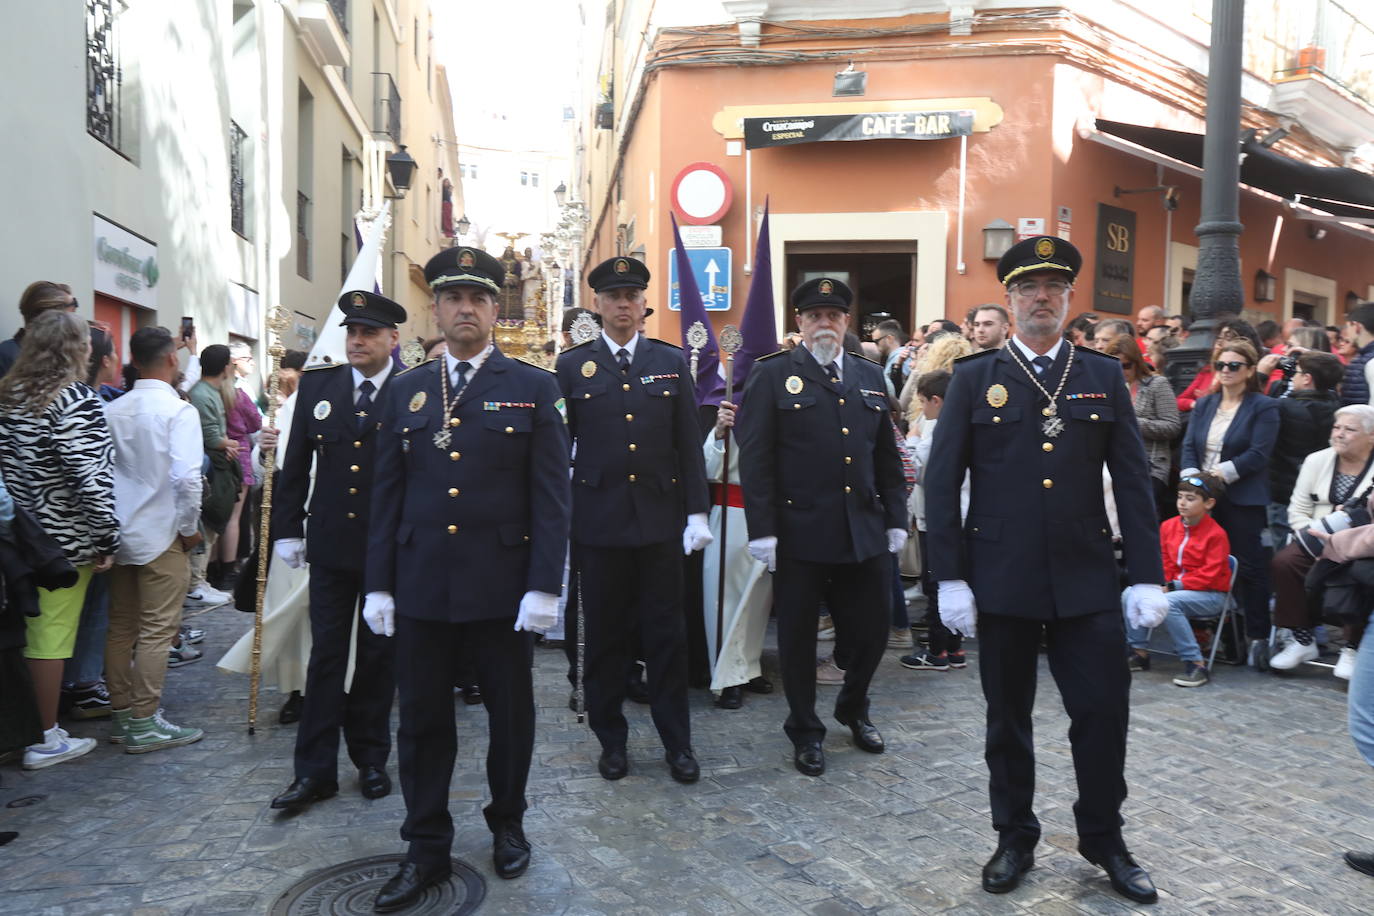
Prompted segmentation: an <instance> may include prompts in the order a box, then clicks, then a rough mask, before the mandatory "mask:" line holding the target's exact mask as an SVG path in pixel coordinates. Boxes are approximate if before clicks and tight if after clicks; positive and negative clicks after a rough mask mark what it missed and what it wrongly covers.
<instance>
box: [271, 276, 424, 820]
mask: <svg viewBox="0 0 1374 916" xmlns="http://www.w3.org/2000/svg"><path fill="white" fill-rule="evenodd" d="M338 307H339V309H340V311H342V312H343V316H344V318H343V321H341V322H339V323H340V324H341V325H343V326H345V327H346V328H348V337H347V341H348V343H347V347H348V350H347V352H348V363H347V364H343V363H341V364H339V365H336V366H324V367H320V368H316V369H310V370H307V371H306V372H304V373H302V375H301V380H300V385H299V387H298V388H297V389H296V405H297V406H296V411H295V414H294V416H293V417H292V420H291V433H290V440H289V442H290V444H289V445H288V447H287V451H286V456H285V458H284V459H283V461H282V464H281V474H280V477H279V478H278V480H277V485H276V487H277V488H276V499H275V504H274V506H273V509H272V513H273V514H272V534H273V535H274V536H275V538H276V541H275V544H274V547H273V549H274V550H275V551H276V553H277V556H279V557H281V559H282V561H283V562H284V563H286V564H287V565H288V566H290V567H292V568H293V569H299V568H300V567H302V566H303V565H305V563H307V562H309V564H310V634H311V639H312V644H311V647H310V664H309V666H308V667H307V668H306V675H305V705H304V708H303V709H302V710H301V719H300V724H299V725H298V726H297V730H296V754H295V779H294V780H293V781H292V783H291V785H290V786H289V787H288V788H287V790H286V791H285V792H283V793H282V794H280V795H278V796H277V797H276V798H274V799H272V807H273V808H283V809H287V810H298V809H301V808H304V807H306V806H308V805H310V804H311V803H313V802H316V801H319V800H321V799H325V798H328V797H330V796H331V795H333V794H335V793H336V792H338V790H339V782H338V767H339V731H340V729H342V731H343V736H344V742H345V743H346V744H347V746H348V756H349V757H350V758H351V759H352V761H353V763H354V765H355V766H357V768H358V787H359V789H360V790H361V792H362V795H363V797H364V798H381V797H382V796H384V795H386V794H388V793H389V792H390V791H391V778H390V777H389V776H387V774H386V760H387V757H388V756H389V755H390V754H391V695H392V693H394V692H395V676H394V672H393V670H392V656H393V653H392V648H391V644H390V643H389V642H387V640H385V639H383V638H381V637H380V636H377V635H375V634H373V633H372V632H370V631H369V630H368V629H367V627H365V626H362V624H361V621H360V620H359V619H358V609H359V603H360V599H361V597H362V595H363V576H362V568H363V558H364V550H363V548H364V545H365V544H366V543H367V520H368V514H369V499H370V497H371V493H372V479H373V452H374V450H375V448H376V441H377V435H376V433H377V417H376V415H375V414H376V404H377V401H378V399H379V398H380V397H382V396H383V394H384V393H385V391H386V388H387V386H388V385H389V384H390V380H391V368H392V362H391V351H392V349H393V348H394V347H395V346H396V342H397V339H398V337H399V332H398V331H397V330H396V328H397V325H399V324H401V323H402V322H404V321H405V320H406V312H405V309H404V308H402V307H401V306H400V305H398V304H396V303H395V302H392V301H391V300H390V299H387V298H386V297H384V296H379V295H377V294H375V293H371V292H366V291H364V290H350V291H348V292H346V293H344V294H343V295H342V296H340V297H339V303H338ZM312 462H313V463H314V466H315V480H314V490H313V493H312V491H311V489H310V483H311V482H310V466H311V463H312ZM307 494H310V505H309V509H308V511H307V508H306V497H307ZM307 516H308V517H309V519H310V530H309V531H308V532H307V531H306V530H305V527H306V524H305V523H306V517H307ZM355 624H357V626H356V629H357V632H358V638H357V649H356V653H355V658H354V667H353V681H352V683H351V684H350V686H349V688H348V690H347V692H345V691H344V678H345V675H346V673H347V671H348V654H349V647H350V645H351V644H352V642H353V639H352V633H353V630H354V629H355Z"/></svg>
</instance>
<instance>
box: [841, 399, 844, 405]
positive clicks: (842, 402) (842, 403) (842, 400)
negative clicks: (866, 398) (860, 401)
mask: <svg viewBox="0 0 1374 916" xmlns="http://www.w3.org/2000/svg"><path fill="white" fill-rule="evenodd" d="M840 406H841V407H843V406H844V398H840Z"/></svg>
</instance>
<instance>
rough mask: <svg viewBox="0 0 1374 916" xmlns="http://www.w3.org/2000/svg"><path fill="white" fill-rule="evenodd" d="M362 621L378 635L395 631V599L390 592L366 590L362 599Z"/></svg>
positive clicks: (385, 634)
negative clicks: (365, 595)
mask: <svg viewBox="0 0 1374 916" xmlns="http://www.w3.org/2000/svg"><path fill="white" fill-rule="evenodd" d="M363 622H364V623H366V624H367V628H368V629H369V630H371V631H372V632H373V633H376V634H377V635H378V636H393V635H395V633H396V599H394V598H392V597H391V592H368V593H367V597H366V598H365V599H363Z"/></svg>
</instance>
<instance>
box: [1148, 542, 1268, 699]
mask: <svg viewBox="0 0 1374 916" xmlns="http://www.w3.org/2000/svg"><path fill="white" fill-rule="evenodd" d="M1226 565H1227V567H1228V568H1229V569H1230V570H1231V581H1230V584H1229V585H1228V586H1227V588H1226V600H1225V601H1223V602H1222V605H1221V614H1220V615H1219V616H1218V617H1217V618H1216V622H1217V623H1216V629H1215V631H1214V632H1213V635H1212V649H1211V651H1210V652H1209V653H1208V656H1207V671H1208V673H1210V672H1211V670H1212V666H1213V665H1214V664H1216V659H1217V647H1218V646H1220V645H1221V636H1222V634H1223V633H1224V632H1225V631H1226V621H1227V620H1230V621H1231V638H1232V641H1233V642H1234V644H1235V646H1236V653H1237V657H1236V658H1234V659H1224V658H1223V659H1222V661H1224V662H1226V663H1227V664H1228V665H1239V664H1242V663H1243V662H1244V661H1245V656H1244V652H1243V651H1242V647H1243V646H1244V642H1243V641H1242V639H1241V629H1240V618H1239V615H1237V613H1236V598H1235V593H1236V575H1237V573H1238V572H1239V570H1240V564H1239V563H1237V562H1236V558H1235V557H1234V556H1230V555H1228V556H1227V557H1226ZM1190 619H1192V620H1209V619H1211V618H1208V617H1193V618H1190ZM1154 634H1155V628H1154V627H1151V628H1150V630H1149V632H1148V633H1147V634H1146V636H1145V645H1147V646H1148V645H1149V644H1150V638H1151V637H1153V636H1154ZM1150 651H1152V652H1158V653H1160V654H1161V655H1177V654H1178V653H1177V652H1165V651H1164V650H1163V649H1151V650H1150Z"/></svg>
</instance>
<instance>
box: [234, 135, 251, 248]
mask: <svg viewBox="0 0 1374 916" xmlns="http://www.w3.org/2000/svg"><path fill="white" fill-rule="evenodd" d="M247 140H248V134H247V133H245V132H244V129H243V128H242V127H239V126H238V125H237V124H235V123H234V122H233V121H230V122H229V225H230V226H231V227H232V228H233V230H234V231H235V232H237V233H238V234H239V235H241V236H244V237H245V238H247V236H248V232H247V215H246V213H245V209H244V199H243V198H244V190H245V188H246V186H247V180H246V178H245V177H244V167H245V162H244V155H243V153H244V146H245V145H246V144H247Z"/></svg>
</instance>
